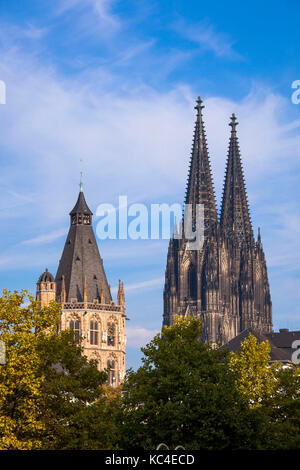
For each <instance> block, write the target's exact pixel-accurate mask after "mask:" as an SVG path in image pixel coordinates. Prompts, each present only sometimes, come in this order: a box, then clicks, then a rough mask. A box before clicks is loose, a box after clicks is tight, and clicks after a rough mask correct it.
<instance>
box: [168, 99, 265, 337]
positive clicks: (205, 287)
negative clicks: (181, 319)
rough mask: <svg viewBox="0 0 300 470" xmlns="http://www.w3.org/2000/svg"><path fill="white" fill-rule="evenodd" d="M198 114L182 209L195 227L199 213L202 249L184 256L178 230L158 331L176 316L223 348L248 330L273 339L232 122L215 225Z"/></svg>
mask: <svg viewBox="0 0 300 470" xmlns="http://www.w3.org/2000/svg"><path fill="white" fill-rule="evenodd" d="M203 107H204V106H202V100H201V99H200V97H199V98H198V101H197V106H196V107H195V109H196V110H197V118H196V124H195V131H194V141H193V147H192V153H191V160H190V168H189V176H188V183H187V190H186V198H185V203H186V204H191V205H192V221H193V226H195V225H196V222H195V218H196V206H197V204H203V205H204V245H203V248H202V249H200V250H189V247H188V242H187V240H186V239H185V238H184V236H183V237H182V238H181V239H178V238H177V236H176V235H177V232H178V228H177V227H175V231H174V236H173V238H172V239H171V240H170V243H169V250H168V256H167V267H166V276H165V289H164V318H163V324H164V325H171V324H172V323H173V319H174V317H175V315H181V316H184V315H187V314H190V315H194V316H196V317H199V318H201V319H202V322H203V339H204V340H206V341H211V342H212V343H216V342H220V343H221V344H225V343H227V342H228V341H229V340H231V339H232V338H234V337H235V336H236V335H238V334H239V333H240V332H241V331H243V330H245V329H246V328H249V327H252V328H256V329H258V330H259V331H262V332H271V331H272V303H271V296H270V288H269V282H268V274H267V266H266V260H265V255H264V251H263V247H262V242H261V236H260V232H259V233H258V238H257V240H256V241H255V240H254V235H253V230H252V224H251V219H250V214H249V208H248V201H247V195H246V189H245V182H244V175H243V170H242V163H241V157H240V151H239V144H238V138H237V132H236V126H237V122H236V117H235V115H234V114H233V115H232V118H231V122H230V126H231V136H230V142H229V151H228V158H227V168H226V175H225V183H224V191H223V199H222V205H221V216H220V218H219V217H218V215H217V210H216V202H215V195H214V189H213V180H212V174H211V168H210V161H209V156H208V149H207V143H206V135H205V130H204V123H203V118H202V109H203ZM182 227H183V222H182V223H181V225H180V228H181V230H182Z"/></svg>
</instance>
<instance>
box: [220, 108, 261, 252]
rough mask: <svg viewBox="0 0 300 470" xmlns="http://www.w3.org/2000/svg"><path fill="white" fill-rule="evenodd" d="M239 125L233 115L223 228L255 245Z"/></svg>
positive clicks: (224, 198)
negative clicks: (237, 130)
mask: <svg viewBox="0 0 300 470" xmlns="http://www.w3.org/2000/svg"><path fill="white" fill-rule="evenodd" d="M237 124H238V122H237V120H236V117H235V114H232V117H231V122H230V124H229V125H230V126H231V136H230V141H229V150H228V157H227V165H226V173H225V182H224V189H223V199H222V206H221V227H222V229H223V232H224V233H226V234H227V235H229V236H230V237H232V236H234V235H235V236H236V237H237V239H238V240H239V241H240V242H243V241H245V242H248V243H253V240H254V238H253V230H252V224H251V219H250V214H249V207H248V200H247V193H246V188H245V181H244V174H243V168H242V162H241V156H240V149H239V143H238V138H237V133H236V126H237Z"/></svg>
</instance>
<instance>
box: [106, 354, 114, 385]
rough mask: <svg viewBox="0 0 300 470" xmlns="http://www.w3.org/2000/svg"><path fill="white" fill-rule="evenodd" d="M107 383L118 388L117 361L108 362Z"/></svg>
mask: <svg viewBox="0 0 300 470" xmlns="http://www.w3.org/2000/svg"><path fill="white" fill-rule="evenodd" d="M107 369H108V371H107V375H108V378H107V383H108V385H111V386H112V387H115V386H116V363H115V361H110V360H108V361H107Z"/></svg>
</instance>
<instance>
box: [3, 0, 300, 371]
mask: <svg viewBox="0 0 300 470" xmlns="http://www.w3.org/2000/svg"><path fill="white" fill-rule="evenodd" d="M299 15H300V2H299V1H298V0H286V1H285V2H282V1H279V0H272V1H269V0H266V1H265V2H261V1H259V2H258V1H257V0H253V1H252V2H240V1H236V0H232V1H231V2H229V3H228V2H223V1H215V2H199V1H196V0H189V1H188V2H186V1H183V0H180V1H179V0H176V1H171V0H165V1H164V2H159V1H154V0H151V1H150V0H132V1H129V0H122V2H121V1H117V0H52V1H51V2H49V1H46V0H31V1H30V2H28V1H27V0H10V1H7V0H0V80H2V81H4V82H5V85H6V104H0V160H1V171H0V186H1V201H0V215H1V227H2V229H1V231H0V288H1V290H2V289H3V288H7V289H9V290H15V289H17V290H19V289H22V288H25V289H28V290H29V291H30V292H32V293H33V294H34V293H35V286H36V282H37V279H38V277H39V275H40V274H41V272H43V271H44V269H45V268H46V267H47V268H48V269H49V271H51V272H52V273H53V274H54V275H55V273H56V269H57V266H58V262H59V259H60V256H61V253H62V249H63V245H64V242H65V237H66V233H67V230H68V225H69V215H68V214H69V211H70V210H71V209H72V207H73V206H74V204H75V202H76V199H77V196H78V190H79V177H80V176H79V175H80V167H81V164H80V160H81V159H82V170H83V185H84V193H85V197H86V200H87V202H88V204H89V206H90V208H91V209H92V211H93V212H94V214H95V213H96V209H97V206H98V205H99V204H101V203H110V204H114V205H117V204H118V197H119V196H120V195H126V196H127V197H128V203H129V204H131V203H144V204H147V205H149V204H151V203H174V202H176V203H182V202H183V199H184V192H185V185H186V178H187V171H188V162H189V156H190V150H191V144H192V137H193V126H194V120H195V111H194V105H195V99H196V98H197V96H198V95H201V97H202V98H203V100H204V104H205V108H204V110H203V115H204V120H205V125H206V131H207V139H208V146H209V151H210V157H211V164H212V171H213V177H214V184H215V190H216V198H217V203H218V206H220V200H221V192H222V184H223V178H224V171H225V162H226V156H227V148H228V141H229V132H230V128H229V127H228V123H229V118H230V115H231V114H232V113H233V112H235V113H236V115H237V117H238V121H239V126H238V136H239V142H240V148H241V154H242V160H243V166H244V171H245V179H246V186H247V190H248V198H249V204H250V211H251V217H252V222H253V228H254V231H255V233H257V229H258V227H261V234H262V241H263V246H264V250H265V253H266V259H267V265H268V271H269V280H270V286H271V295H272V301H273V323H274V329H275V330H276V331H277V330H278V328H290V329H294V330H300V307H299V304H300V268H299V261H300V256H299V253H300V252H299V235H300V213H299V204H300V185H299V175H300V104H299V105H297V104H294V103H293V102H292V100H291V96H292V93H293V89H292V83H293V82H294V81H295V80H299V79H300V66H299V42H300V30H299ZM97 221H98V218H97V216H95V217H94V224H95V227H96V226H97ZM98 241H99V248H100V253H101V256H102V258H103V260H104V267H105V270H106V274H107V277H108V280H109V282H110V284H111V286H112V292H113V295H114V296H116V286H117V284H118V279H122V280H123V281H124V284H125V294H126V305H127V315H128V317H129V318H130V320H128V322H127V338H128V339H127V367H133V368H136V367H138V365H139V364H140V357H141V352H140V347H142V346H144V345H145V344H146V343H147V342H149V341H150V339H151V338H152V337H153V336H154V335H155V334H156V333H157V332H158V331H159V330H160V329H161V325H162V313H163V297H162V294H163V283H164V271H165V266H166V255H167V246H168V240H98Z"/></svg>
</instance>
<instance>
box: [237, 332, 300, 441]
mask: <svg viewBox="0 0 300 470" xmlns="http://www.w3.org/2000/svg"><path fill="white" fill-rule="evenodd" d="M270 359H271V358H270V344H269V342H268V341H264V342H261V343H260V344H258V342H257V339H256V337H255V336H254V335H252V334H250V335H249V337H248V338H246V339H245V340H244V341H243V343H242V344H241V347H240V349H239V351H237V353H231V355H230V366H231V367H232V368H233V370H234V371H235V372H236V385H237V388H238V389H239V390H240V391H241V393H242V394H243V395H244V396H245V397H247V398H248V401H249V404H250V406H251V407H258V408H259V415H260V417H261V419H262V420H263V421H264V422H265V436H264V440H263V441H262V442H261V447H262V448H265V449H299V448H300V370H299V368H298V367H296V366H293V365H289V366H288V367H283V366H282V365H281V364H280V363H273V364H270Z"/></svg>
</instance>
